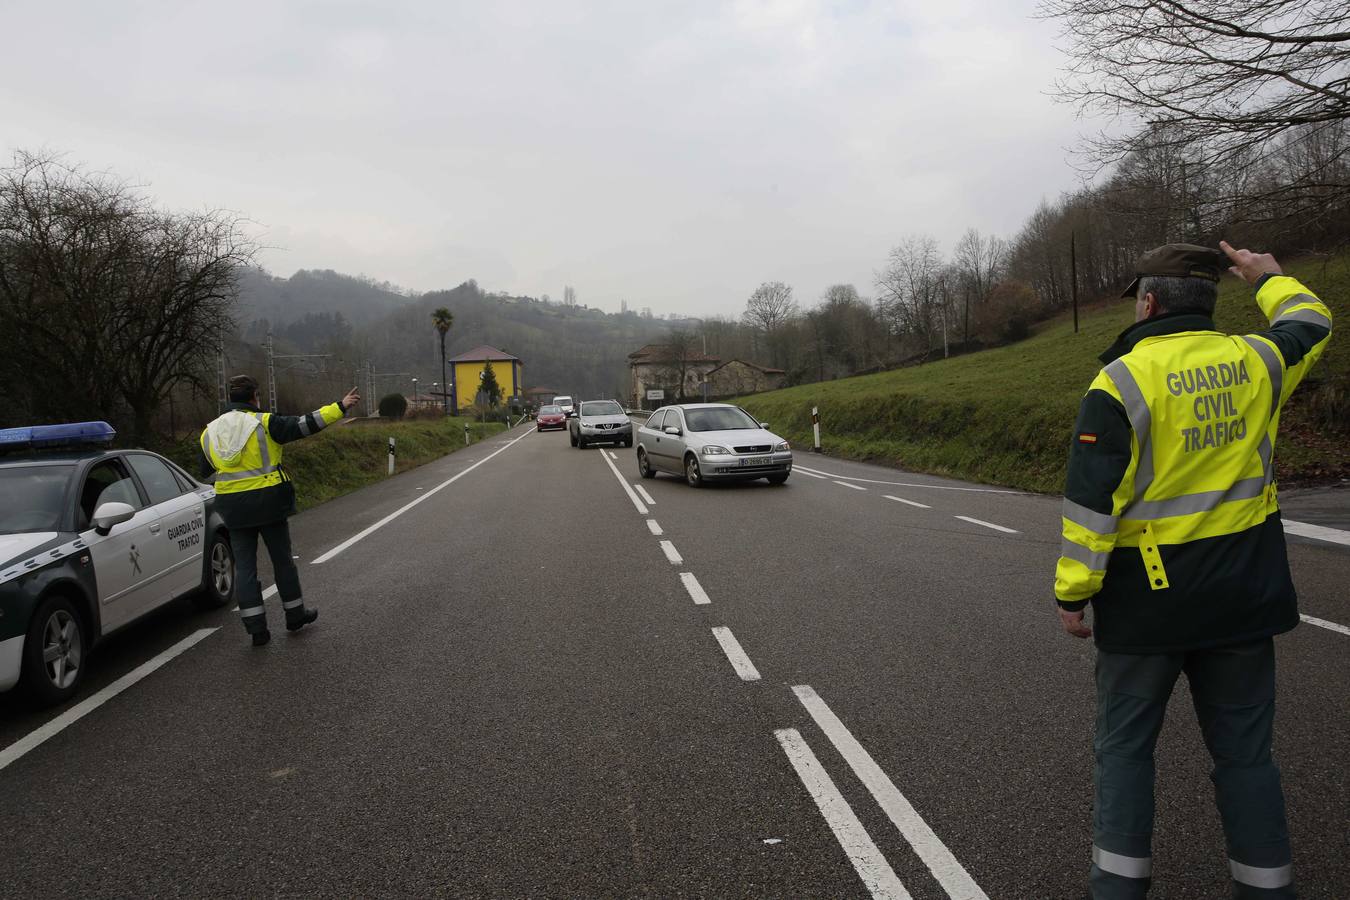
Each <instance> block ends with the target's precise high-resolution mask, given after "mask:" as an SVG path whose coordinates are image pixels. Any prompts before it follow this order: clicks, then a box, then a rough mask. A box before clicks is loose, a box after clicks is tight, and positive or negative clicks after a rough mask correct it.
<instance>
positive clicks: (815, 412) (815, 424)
mask: <svg viewBox="0 0 1350 900" xmlns="http://www.w3.org/2000/svg"><path fill="white" fill-rule="evenodd" d="M811 430H812V431H813V432H814V433H815V437H816V445H815V446H814V447H812V448H811V452H812V453H819V452H820V407H818V406H813V407H811Z"/></svg>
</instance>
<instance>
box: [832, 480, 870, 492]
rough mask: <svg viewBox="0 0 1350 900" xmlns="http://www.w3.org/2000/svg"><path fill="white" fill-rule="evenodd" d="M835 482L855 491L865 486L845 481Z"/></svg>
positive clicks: (863, 489)
mask: <svg viewBox="0 0 1350 900" xmlns="http://www.w3.org/2000/svg"><path fill="white" fill-rule="evenodd" d="M835 484H837V485H839V486H840V487H846V488H853V489H854V490H855V491H865V490H867V488H865V487H862V486H861V485H857V484H849V483H848V482H847V481H836V482H835Z"/></svg>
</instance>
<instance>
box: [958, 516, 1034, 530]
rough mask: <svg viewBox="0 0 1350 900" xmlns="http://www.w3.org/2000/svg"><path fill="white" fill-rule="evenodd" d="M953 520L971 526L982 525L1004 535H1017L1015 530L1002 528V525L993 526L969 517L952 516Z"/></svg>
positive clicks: (982, 520)
mask: <svg viewBox="0 0 1350 900" xmlns="http://www.w3.org/2000/svg"><path fill="white" fill-rule="evenodd" d="M952 518H954V519H960V520H961V521H962V522H969V523H970V524H972V525H983V526H984V527H985V528H992V529H994V530H995V531H1002V532H1004V533H1005V534H1017V533H1018V532H1017V529H1015V528H1004V527H1003V526H1002V525H995V524H994V523H993V522H986V521H984V519H972V518H971V517H970V516H953V517H952Z"/></svg>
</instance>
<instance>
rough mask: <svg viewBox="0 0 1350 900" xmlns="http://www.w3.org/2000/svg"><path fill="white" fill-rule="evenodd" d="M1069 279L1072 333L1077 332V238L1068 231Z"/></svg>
mask: <svg viewBox="0 0 1350 900" xmlns="http://www.w3.org/2000/svg"><path fill="white" fill-rule="evenodd" d="M1069 281H1070V282H1072V289H1073V333H1074V334H1077V333H1078V240H1077V236H1076V235H1075V234H1074V233H1073V232H1072V231H1070V232H1069Z"/></svg>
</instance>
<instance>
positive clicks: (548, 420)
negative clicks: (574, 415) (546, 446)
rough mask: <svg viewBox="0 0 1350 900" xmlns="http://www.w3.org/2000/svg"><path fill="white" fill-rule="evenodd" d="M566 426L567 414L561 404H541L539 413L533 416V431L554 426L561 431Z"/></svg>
mask: <svg viewBox="0 0 1350 900" xmlns="http://www.w3.org/2000/svg"><path fill="white" fill-rule="evenodd" d="M566 427H567V415H566V414H565V413H564V412H563V411H562V407H561V406H541V407H540V408H539V415H537V416H535V417H534V430H535V431H543V430H544V429H545V428H556V429H558V430H559V431H561V430H562V429H564V428H566Z"/></svg>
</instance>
